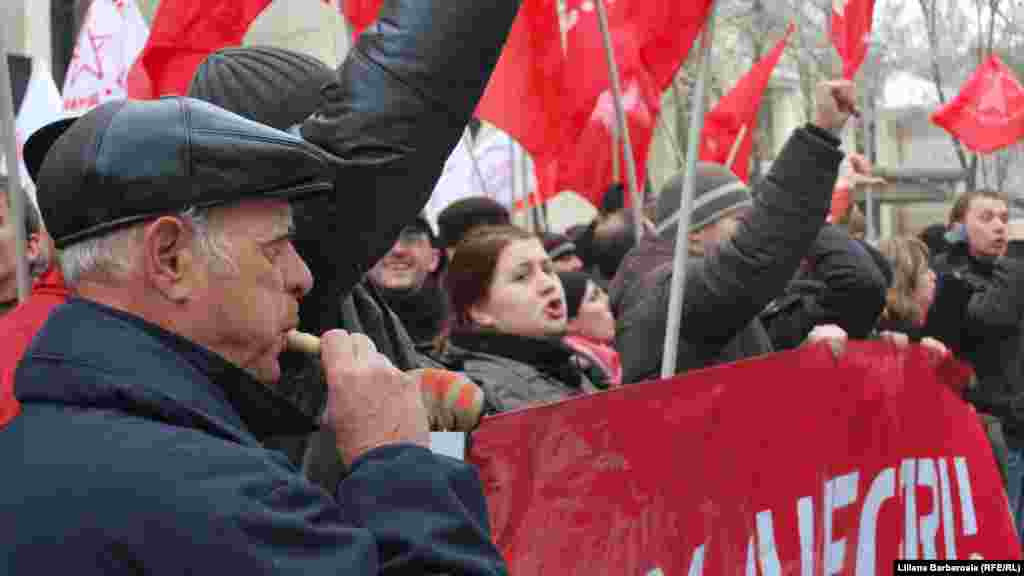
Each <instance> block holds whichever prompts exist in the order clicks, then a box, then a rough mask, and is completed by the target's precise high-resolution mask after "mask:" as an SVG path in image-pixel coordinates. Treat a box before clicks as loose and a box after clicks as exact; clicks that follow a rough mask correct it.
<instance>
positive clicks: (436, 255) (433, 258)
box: [427, 248, 441, 274]
mask: <svg viewBox="0 0 1024 576" xmlns="http://www.w3.org/2000/svg"><path fill="white" fill-rule="evenodd" d="M440 265H441V251H440V250H438V249H437V248H431V249H430V265H429V266H427V271H429V272H430V273H431V274H433V273H434V272H437V267H438V266H440Z"/></svg>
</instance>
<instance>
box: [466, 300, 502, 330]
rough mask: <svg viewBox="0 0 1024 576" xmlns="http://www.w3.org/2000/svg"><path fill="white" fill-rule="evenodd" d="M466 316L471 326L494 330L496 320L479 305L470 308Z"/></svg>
mask: <svg viewBox="0 0 1024 576" xmlns="http://www.w3.org/2000/svg"><path fill="white" fill-rule="evenodd" d="M466 314H467V315H468V316H469V319H470V321H472V322H473V324H476V325H477V326H479V327H481V328H494V327H495V326H496V325H497V324H498V321H497V319H496V318H495V317H494V316H493V315H492V314H491V313H490V312H488V311H486V310H485V309H484V308H483V307H482V306H480V305H479V304H474V305H472V306H470V307H469V310H468V311H467V312H466Z"/></svg>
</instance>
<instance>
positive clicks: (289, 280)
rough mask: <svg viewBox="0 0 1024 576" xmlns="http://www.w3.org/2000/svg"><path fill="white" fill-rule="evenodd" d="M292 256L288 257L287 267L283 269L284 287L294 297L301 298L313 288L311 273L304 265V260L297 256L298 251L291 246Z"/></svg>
mask: <svg viewBox="0 0 1024 576" xmlns="http://www.w3.org/2000/svg"><path fill="white" fill-rule="evenodd" d="M291 253H292V256H293V258H292V259H290V263H289V265H288V268H287V269H286V271H285V282H286V288H287V290H288V292H289V293H290V294H293V295H294V296H295V298H296V299H299V298H302V297H303V296H305V295H306V294H309V291H310V290H312V289H313V273H312V272H310V271H309V266H306V261H305V260H303V259H302V257H301V256H299V253H298V252H296V251H295V249H294V248H291Z"/></svg>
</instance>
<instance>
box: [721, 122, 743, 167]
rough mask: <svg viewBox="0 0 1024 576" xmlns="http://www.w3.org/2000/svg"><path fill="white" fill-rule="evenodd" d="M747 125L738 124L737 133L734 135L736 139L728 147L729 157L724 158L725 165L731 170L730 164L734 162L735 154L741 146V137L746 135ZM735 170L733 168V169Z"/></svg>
mask: <svg viewBox="0 0 1024 576" xmlns="http://www.w3.org/2000/svg"><path fill="white" fill-rule="evenodd" d="M747 129H748V128H747V125H746V124H744V125H743V126H740V131H739V134H737V135H736V140H735V141H733V143H732V148H730V149H729V157H728V158H726V160H725V165H726V166H728V167H729V169H730V170H732V165H733V164H734V163H735V162H736V155H737V154H739V153H740V147H741V146H743V139H744V138H746V137H747ZM733 172H735V170H733Z"/></svg>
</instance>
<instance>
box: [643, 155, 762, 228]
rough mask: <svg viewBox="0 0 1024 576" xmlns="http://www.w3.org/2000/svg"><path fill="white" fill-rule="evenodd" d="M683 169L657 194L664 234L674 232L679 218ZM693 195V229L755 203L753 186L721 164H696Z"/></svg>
mask: <svg viewBox="0 0 1024 576" xmlns="http://www.w3.org/2000/svg"><path fill="white" fill-rule="evenodd" d="M683 176H684V174H683V172H677V173H676V174H675V175H674V176H672V178H670V179H669V181H668V182H666V183H665V185H664V186H662V188H661V194H659V195H658V211H657V225H658V229H659V230H660V234H661V235H662V236H672V235H674V234H675V232H676V229H677V226H676V225H675V223H676V221H678V220H679V201H680V199H681V198H682V195H683ZM696 184H697V185H696V189H695V190H694V194H693V214H692V215H691V217H690V230H689V231H690V232H696V231H698V230H700V229H701V228H704V227H705V226H708V225H710V224H714V223H715V222H716V221H717V220H718V219H719V218H721V217H722V216H725V215H726V214H727V213H729V212H731V211H733V210H735V209H737V208H741V207H744V206H751V205H753V199H752V197H751V195H750V188H748V187H747V185H746V184H744V183H743V181H742V180H740V179H739V178H737V177H736V175H735V174H733V173H732V171H731V170H729V169H728V168H726V167H725V166H722V165H721V164H713V163H711V162H698V163H697V182H696Z"/></svg>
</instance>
